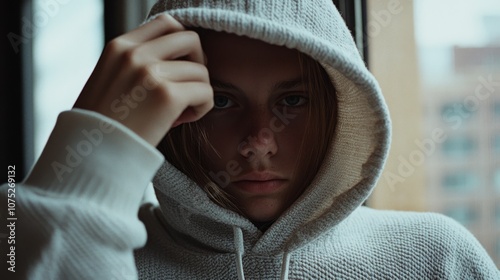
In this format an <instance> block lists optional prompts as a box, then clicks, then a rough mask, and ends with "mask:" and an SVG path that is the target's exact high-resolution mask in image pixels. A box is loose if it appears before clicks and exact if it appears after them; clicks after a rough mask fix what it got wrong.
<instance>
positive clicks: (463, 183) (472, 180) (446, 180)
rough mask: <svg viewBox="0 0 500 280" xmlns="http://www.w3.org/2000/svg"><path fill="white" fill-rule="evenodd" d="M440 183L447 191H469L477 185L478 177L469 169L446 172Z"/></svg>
mask: <svg viewBox="0 0 500 280" xmlns="http://www.w3.org/2000/svg"><path fill="white" fill-rule="evenodd" d="M442 184H443V187H444V188H445V189H446V190H447V191H453V192H460V193H463V192H469V191H472V190H474V189H475V188H476V187H477V186H478V185H479V177H478V176H477V175H476V174H475V173H473V172H470V171H460V172H455V173H450V174H446V175H445V176H444V177H443V182H442Z"/></svg>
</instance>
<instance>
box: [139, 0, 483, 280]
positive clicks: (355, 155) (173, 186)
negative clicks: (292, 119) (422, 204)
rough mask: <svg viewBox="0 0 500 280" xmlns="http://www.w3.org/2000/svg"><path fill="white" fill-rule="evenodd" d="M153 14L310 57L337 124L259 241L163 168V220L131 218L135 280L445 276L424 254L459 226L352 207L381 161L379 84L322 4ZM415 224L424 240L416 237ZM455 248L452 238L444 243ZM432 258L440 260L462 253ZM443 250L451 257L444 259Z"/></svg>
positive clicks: (246, 225)
mask: <svg viewBox="0 0 500 280" xmlns="http://www.w3.org/2000/svg"><path fill="white" fill-rule="evenodd" d="M162 13H167V14H169V15H171V16H173V17H174V18H175V19H176V20H178V21H179V22H181V23H182V24H183V25H185V26H188V27H201V28H206V29H211V30H216V31H224V32H227V33H232V34H237V35H241V36H247V37H250V38H254V39H258V40H261V41H264V42H267V43H269V44H273V45H279V46H285V47H288V48H292V49H297V50H299V51H300V52H302V53H305V54H307V55H309V56H311V57H312V58H313V59H315V60H317V61H318V62H319V63H320V64H321V65H322V66H323V67H324V68H325V70H326V71H327V73H328V74H329V76H330V78H331V81H332V84H333V85H334V87H335V89H336V94H337V99H338V124H337V129H336V134H335V136H334V139H333V141H332V143H331V145H330V146H329V151H328V154H327V155H326V158H325V160H324V162H323V164H322V166H321V168H320V170H319V172H318V174H317V175H316V178H315V179H314V181H313V182H312V184H311V185H310V186H309V187H308V189H307V190H306V191H305V193H304V194H303V195H302V196H301V197H300V198H299V199H298V200H297V201H296V202H295V203H294V204H293V205H292V206H291V207H290V208H289V209H288V210H287V211H286V212H285V213H284V214H283V215H282V216H281V217H280V218H279V219H278V220H277V221H276V222H274V224H273V225H272V226H271V227H270V228H269V229H268V230H267V231H266V232H265V233H262V232H260V231H259V230H258V229H257V228H256V227H255V226H254V225H253V224H252V223H251V222H250V221H249V220H248V219H246V218H245V217H242V216H240V215H238V214H236V213H234V212H231V211H229V210H227V209H223V208H221V207H219V206H218V205H216V204H215V203H213V202H212V201H211V200H210V199H209V198H208V197H207V195H206V194H205V193H204V191H203V190H202V189H201V188H200V187H199V186H197V185H196V184H195V183H194V182H193V181H191V180H190V179H189V178H187V177H186V176H185V175H184V174H182V173H181V172H180V171H178V170H177V169H176V168H175V167H173V166H172V165H171V164H170V163H168V162H165V163H164V164H163V166H162V167H161V168H160V170H159V171H158V173H157V175H156V176H155V179H154V181H153V184H154V186H155V188H156V194H157V197H158V199H159V201H160V207H161V212H162V213H160V212H159V210H149V211H146V210H144V209H143V210H144V211H143V215H141V217H142V219H143V220H145V221H146V220H149V221H151V222H146V225H147V226H148V227H149V229H148V231H149V232H150V235H149V242H148V245H147V246H146V247H145V248H144V249H143V250H140V251H138V252H137V258H136V261H137V262H138V266H139V267H140V268H142V269H140V275H143V276H144V277H146V278H149V277H166V278H169V277H174V278H175V277H179V276H180V275H182V277H186V278H190V277H192V278H221V279H232V278H236V277H238V278H239V279H243V278H244V277H247V278H250V279H269V278H272V279H274V278H279V277H281V278H282V279H286V278H287V277H290V278H294V279H302V278H309V279H326V278H328V279H330V278H336V277H340V278H394V277H395V278H415V279H421V277H422V276H427V277H430V278H432V277H438V276H440V275H447V276H450V275H454V274H453V273H455V271H453V269H454V268H453V267H452V266H448V267H447V266H446V264H443V263H441V262H434V261H433V260H432V259H433V257H432V254H433V253H431V252H432V249H433V248H437V247H434V245H436V246H437V245H438V243H439V242H440V241H444V240H446V239H447V238H448V236H447V233H446V232H447V231H448V230H449V228H448V227H451V228H453V230H451V231H452V232H454V233H453V234H452V236H454V234H455V232H456V231H457V230H458V231H459V232H460V231H461V229H460V227H459V226H458V225H456V224H455V223H452V225H449V224H447V223H448V222H449V221H446V222H445V221H443V220H446V219H445V218H443V217H440V216H439V217H436V216H433V215H422V216H421V215H418V214H409V213H407V214H403V213H401V214H394V213H392V212H387V213H384V212H377V211H373V210H367V209H365V208H363V207H361V208H360V205H361V204H362V203H363V202H364V201H365V199H366V198H367V196H368V195H369V194H370V192H371V191H372V189H373V187H374V186H375V183H376V181H377V179H378V177H379V175H380V172H381V170H382V167H383V164H384V161H385V158H386V156H387V153H388V147H389V142H390V119H389V115H388V111H387V108H386V105H385V102H384V100H383V96H382V93H381V91H380V89H379V87H378V84H377V82H376V81H375V79H374V78H373V76H372V75H371V74H370V72H369V71H368V70H367V69H366V67H365V65H364V63H363V61H362V59H361V57H360V55H359V53H358V51H357V49H356V46H355V44H354V41H353V39H352V37H351V35H350V32H349V30H348V29H347V27H346V25H345V23H344V21H343V19H342V18H341V16H340V14H339V13H338V11H337V10H336V8H335V7H334V6H333V4H332V2H331V1H328V0H324V1H322V0H315V1H310V0H308V1H300V0H296V1H159V2H158V3H157V4H156V5H155V6H154V7H153V8H152V10H151V13H150V16H149V18H148V20H152V19H154V18H155V17H156V16H158V15H159V14H162ZM155 212H156V214H152V213H155ZM148 213H149V214H148ZM151 215H156V216H157V217H159V218H157V219H156V220H158V219H160V220H161V222H159V223H160V224H161V225H162V226H161V229H160V226H159V225H154V224H155V222H154V220H155V219H152V220H150V219H149V218H150V216H151ZM148 217H149V218H148ZM156 223H158V222H156ZM421 226H424V227H425V228H428V229H429V232H425V233H424V232H422V230H421ZM455 227H456V229H455ZM167 236H168V237H167ZM426 236H427V237H426ZM466 236H467V237H466V238H465V239H467V238H471V240H474V238H472V237H471V236H470V235H466ZM456 238H460V237H457V236H454V237H453V238H450V240H455V239H456ZM456 241H457V242H458V243H460V244H463V243H464V242H463V241H462V240H458V239H457V240H456ZM446 242H449V241H446ZM474 242H476V241H474ZM465 243H467V242H465ZM474 244H475V245H477V246H478V248H480V249H479V250H482V248H481V246H480V245H479V244H477V242H476V243H474ZM443 248H444V247H443ZM454 248H455V247H454ZM438 250H440V251H439V254H440V255H442V257H443V259H446V261H444V262H449V261H450V260H452V259H454V258H456V257H458V255H456V252H457V251H461V250H462V249H450V248H448V251H447V250H441V248H440V249H438ZM451 252H453V253H452V254H451V255H453V256H451V255H448V254H450V253H451ZM481 252H482V253H478V254H479V255H480V254H483V255H481V258H482V259H484V258H486V259H487V258H488V257H487V256H486V255H484V251H481ZM209 255H210V256H209ZM151 256H153V257H151ZM469 256H470V254H469ZM465 262H466V261H465ZM490 262H491V261H490ZM171 265H173V266H174V267H171ZM441 266H442V267H441ZM487 266H488V262H486V265H485V267H484V268H487ZM443 267H446V268H445V269H444V270H442V269H443ZM490 269H491V268H490ZM486 270H487V269H486ZM457 275H459V274H457ZM475 275H481V273H478V274H475ZM403 276H404V277H403Z"/></svg>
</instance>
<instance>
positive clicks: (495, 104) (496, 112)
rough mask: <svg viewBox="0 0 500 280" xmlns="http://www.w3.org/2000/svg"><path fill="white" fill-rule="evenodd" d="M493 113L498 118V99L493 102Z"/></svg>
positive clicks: (499, 102)
mask: <svg viewBox="0 0 500 280" xmlns="http://www.w3.org/2000/svg"><path fill="white" fill-rule="evenodd" d="M493 115H494V116H495V118H498V119H500V101H497V102H495V103H493Z"/></svg>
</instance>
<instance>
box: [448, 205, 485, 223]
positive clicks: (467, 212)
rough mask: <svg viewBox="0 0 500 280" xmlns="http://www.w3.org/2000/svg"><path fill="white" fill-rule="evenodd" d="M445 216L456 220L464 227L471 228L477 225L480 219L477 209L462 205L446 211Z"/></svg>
mask: <svg viewBox="0 0 500 280" xmlns="http://www.w3.org/2000/svg"><path fill="white" fill-rule="evenodd" d="M443 214H445V215H446V216H448V217H450V218H453V219H455V220H456V221H458V222H459V223H461V224H462V225H464V226H470V225H472V224H474V223H476V222H477V219H478V215H477V211H476V210H475V209H473V208H472V207H467V206H461V205H460V206H455V207H452V208H448V209H445V210H444V211H443Z"/></svg>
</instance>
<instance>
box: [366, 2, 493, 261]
mask: <svg viewBox="0 0 500 280" xmlns="http://www.w3.org/2000/svg"><path fill="white" fill-rule="evenodd" d="M398 2H400V3H401V8H400V11H401V12H399V13H387V11H390V10H389V9H388V7H390V3H391V1H390V0H378V1H370V2H368V4H369V9H368V11H367V15H368V21H369V22H372V23H379V25H380V27H381V28H379V29H377V31H378V32H377V33H373V34H369V35H371V36H369V44H368V45H369V50H370V53H369V58H370V63H369V66H370V70H371V71H372V72H373V74H374V75H375V77H376V78H377V79H378V81H379V83H380V85H381V88H382V91H383V93H384V96H385V98H386V100H387V103H388V106H389V110H390V112H391V117H392V120H393V139H392V140H393V144H392V148H391V153H390V155H389V158H388V161H387V164H386V168H385V170H384V173H383V174H382V176H381V179H380V181H379V184H378V186H377V188H376V189H375V191H374V192H373V194H372V196H371V197H370V199H369V206H371V207H374V208H379V209H396V210H409V211H432V212H438V213H442V214H445V215H447V216H449V217H451V218H453V219H455V220H456V221H458V222H459V223H461V224H462V225H464V226H465V227H467V228H468V229H469V230H470V231H471V232H472V233H473V234H474V235H475V236H476V238H477V239H478V240H479V241H480V242H481V244H482V245H483V247H484V248H485V249H486V250H487V251H488V253H489V254H490V256H491V257H492V258H493V259H494V261H495V262H496V264H497V266H498V267H500V29H499V28H498V26H500V3H499V2H494V1H491V0H480V1H477V2H474V3H472V2H467V1H456V2H454V1H451V0H450V1H448V0H446V1H439V2H436V1H431V0H419V1H418V2H417V1H411V0H401V1H398ZM492 3H493V4H494V3H496V4H495V5H492ZM450 7H453V13H451V12H450ZM381 15H384V21H383V22H381V21H380V18H381ZM382 23H383V24H382Z"/></svg>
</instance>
